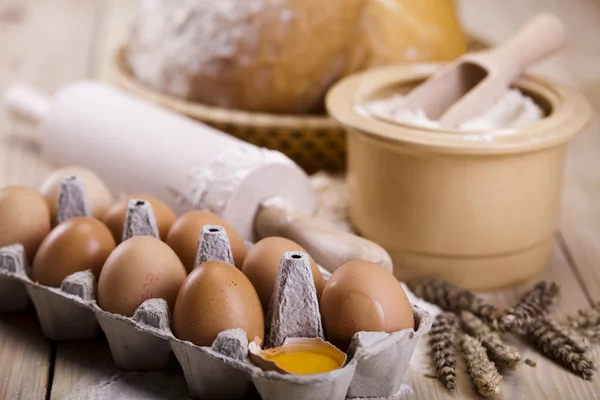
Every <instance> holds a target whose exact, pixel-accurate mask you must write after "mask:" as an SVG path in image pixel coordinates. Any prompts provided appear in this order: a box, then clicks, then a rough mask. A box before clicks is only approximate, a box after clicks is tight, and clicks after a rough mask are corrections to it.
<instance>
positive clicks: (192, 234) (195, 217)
mask: <svg viewBox="0 0 600 400" xmlns="http://www.w3.org/2000/svg"><path fill="white" fill-rule="evenodd" d="M206 225H219V226H222V227H223V228H225V231H226V232H227V238H228V239H229V244H230V245H231V252H232V253H233V259H234V262H235V265H236V267H238V268H241V267H242V264H243V263H244V259H245V258H246V245H245V244H244V241H243V239H242V237H241V236H240V235H239V234H238V233H237V232H236V231H235V229H233V227H232V226H231V225H229V224H228V223H227V222H225V220H224V219H223V218H221V217H219V216H218V215H216V214H213V213H210V212H207V211H199V210H194V211H189V212H187V213H185V214H183V215H182V216H181V217H179V218H178V219H177V221H175V223H174V224H173V226H172V227H171V230H170V231H169V235H168V237H167V244H168V245H169V246H171V248H172V249H173V250H174V251H175V253H177V255H178V256H179V258H180V259H181V262H182V263H183V265H184V266H185V267H186V268H187V270H188V271H191V270H192V269H193V268H194V267H196V265H194V262H195V260H196V251H197V249H198V240H200V233H201V232H202V228H204V226H206Z"/></svg>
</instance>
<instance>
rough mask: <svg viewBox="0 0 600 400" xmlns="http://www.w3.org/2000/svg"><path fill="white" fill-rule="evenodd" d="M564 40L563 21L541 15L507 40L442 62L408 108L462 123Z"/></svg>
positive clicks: (410, 98) (450, 122)
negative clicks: (454, 59) (439, 68)
mask: <svg viewBox="0 0 600 400" xmlns="http://www.w3.org/2000/svg"><path fill="white" fill-rule="evenodd" d="M563 44H564V29H563V26H562V24H561V22H560V21H559V20H558V19H557V18H556V17H554V16H552V15H549V14H540V15H538V16H536V17H534V18H532V19H531V20H530V21H529V22H527V24H526V25H525V26H524V27H523V28H521V30H520V31H519V32H518V33H517V34H516V35H515V36H514V37H513V38H512V39H511V40H509V41H508V42H506V43H504V44H502V45H499V46H496V47H493V48H491V49H489V50H484V51H481V52H477V53H470V54H466V55H464V56H462V57H460V58H458V59H457V60H456V61H453V62H452V63H450V64H448V65H447V66H445V67H443V68H442V69H441V70H439V71H438V72H436V73H435V74H434V75H433V76H432V77H431V78H430V79H428V80H427V81H426V82H424V83H423V84H421V85H420V86H418V87H417V88H415V89H414V90H412V91H411V92H410V93H409V94H408V95H407V96H406V97H405V100H406V108H408V109H409V110H411V111H417V110H419V109H422V110H424V111H425V114H426V115H427V117H428V118H430V119H433V120H438V122H439V123H440V125H441V126H443V127H455V126H458V125H460V124H461V123H462V122H464V121H466V120H468V119H470V118H473V117H476V116H477V115H478V114H479V113H481V112H482V111H483V110H485V109H486V108H488V107H490V106H492V105H493V103H494V102H495V101H496V100H497V99H498V98H499V97H500V96H501V95H502V94H503V93H504V92H505V91H506V90H507V89H508V87H509V86H510V84H511V83H512V82H513V81H514V80H515V79H516V78H517V77H518V76H519V75H520V74H521V73H522V72H523V70H525V69H526V68H527V67H528V66H529V65H531V64H533V63H534V62H536V61H538V60H540V59H542V58H544V57H545V56H547V55H549V54H551V53H553V52H554V51H556V50H558V49H560V48H561V47H562V46H563Z"/></svg>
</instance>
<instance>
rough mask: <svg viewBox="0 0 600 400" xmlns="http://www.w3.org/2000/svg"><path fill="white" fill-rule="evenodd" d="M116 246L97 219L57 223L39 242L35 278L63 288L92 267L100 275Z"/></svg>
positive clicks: (34, 262)
mask: <svg viewBox="0 0 600 400" xmlns="http://www.w3.org/2000/svg"><path fill="white" fill-rule="evenodd" d="M114 248H115V241H114V239H113V237H112V235H111V233H110V231H109V230H108V228H107V227H106V226H105V225H104V224H103V223H102V222H100V221H98V220H97V219H94V218H87V217H75V218H69V219H68V220H66V221H65V222H63V223H60V224H58V225H57V226H56V227H55V228H54V229H53V230H52V231H51V232H50V234H49V235H48V236H46V238H45V239H44V241H43V242H42V244H41V245H40V247H39V249H38V252H37V254H36V256H35V259H34V260H33V279H34V280H36V281H37V282H38V283H40V284H42V285H46V286H51V287H60V285H61V283H62V281H63V279H65V278H66V277H67V276H69V275H71V274H74V273H75V272H80V271H85V270H88V269H91V270H92V272H93V274H94V276H96V277H98V276H99V275H100V271H101V270H102V266H103V265H104V262H105V261H106V259H107V258H108V256H109V255H110V253H111V252H112V251H113V250H114Z"/></svg>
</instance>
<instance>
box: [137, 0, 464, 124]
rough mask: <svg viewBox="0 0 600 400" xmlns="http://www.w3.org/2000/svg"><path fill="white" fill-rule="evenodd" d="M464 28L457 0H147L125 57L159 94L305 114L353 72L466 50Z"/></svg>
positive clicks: (318, 107)
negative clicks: (456, 10) (460, 24)
mask: <svg viewBox="0 0 600 400" xmlns="http://www.w3.org/2000/svg"><path fill="white" fill-rule="evenodd" d="M417 3H418V4H417ZM460 35H462V32H460V27H459V25H458V21H457V19H456V16H455V15H454V1H453V0H419V1H416V0H141V1H140V11H139V13H138V16H137V18H136V20H135V21H134V24H133V27H132V30H131V34H130V37H129V40H128V45H127V52H126V55H127V60H128V63H129V66H130V68H131V71H132V73H133V75H134V76H135V77H136V78H137V79H138V80H139V81H141V82H143V83H145V84H146V85H149V86H151V87H153V88H154V89H156V90H158V91H160V92H164V93H167V94H171V95H174V96H177V97H181V98H184V99H186V100H190V101H195V102H199V103H203V104H206V105H214V106H219V107H226V108H234V109H241V110H247V111H257V112H268V113H284V114H307V113H318V112H322V111H323V103H324V97H325V93H326V91H327V89H329V87H330V86H331V85H332V84H333V83H335V82H336V81H337V80H339V79H340V78H342V77H343V76H344V75H347V74H349V73H351V72H354V71H357V70H360V69H363V68H366V67H369V66H372V65H380V64H385V63H389V62H398V61H404V60H425V59H427V60H433V59H451V58H453V57H456V56H458V55H460V54H461V52H462V51H464V47H465V46H464V40H463V43H461V42H460V40H458V41H457V38H459V37H460V38H462V36H460ZM461 40H462V39H461ZM457 43H458V44H457Z"/></svg>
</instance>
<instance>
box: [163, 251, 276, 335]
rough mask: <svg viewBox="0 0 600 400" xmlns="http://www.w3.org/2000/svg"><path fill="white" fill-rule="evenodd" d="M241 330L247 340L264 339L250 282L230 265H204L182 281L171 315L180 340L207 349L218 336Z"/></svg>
mask: <svg viewBox="0 0 600 400" xmlns="http://www.w3.org/2000/svg"><path fill="white" fill-rule="evenodd" d="M234 328H241V329H243V330H244V331H246V334H247V335H248V340H249V341H251V340H254V338H255V337H259V338H261V340H262V339H263V338H264V333H265V326H264V315H263V311H262V307H261V305H260V300H259V298H258V295H257V294H256V291H255V290H254V287H252V284H251V283H250V281H249V280H248V279H247V278H246V277H245V276H244V274H242V273H241V272H240V270H239V269H237V268H236V267H234V266H233V265H230V264H227V263H224V262H221V261H208V262H206V263H204V264H202V265H199V266H198V267H196V268H195V269H194V270H193V271H192V272H191V273H190V274H189V276H188V277H187V278H186V280H185V282H184V283H183V286H182V287H181V290H180V291H179V295H178V296H177V301H176V302H175V310H174V311H173V332H174V333H175V336H176V337H177V338H179V339H181V340H187V341H190V342H192V343H194V344H195V345H197V346H210V345H211V344H212V342H213V341H214V340H215V339H216V337H217V335H218V334H219V333H220V332H223V331H225V330H227V329H234Z"/></svg>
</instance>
